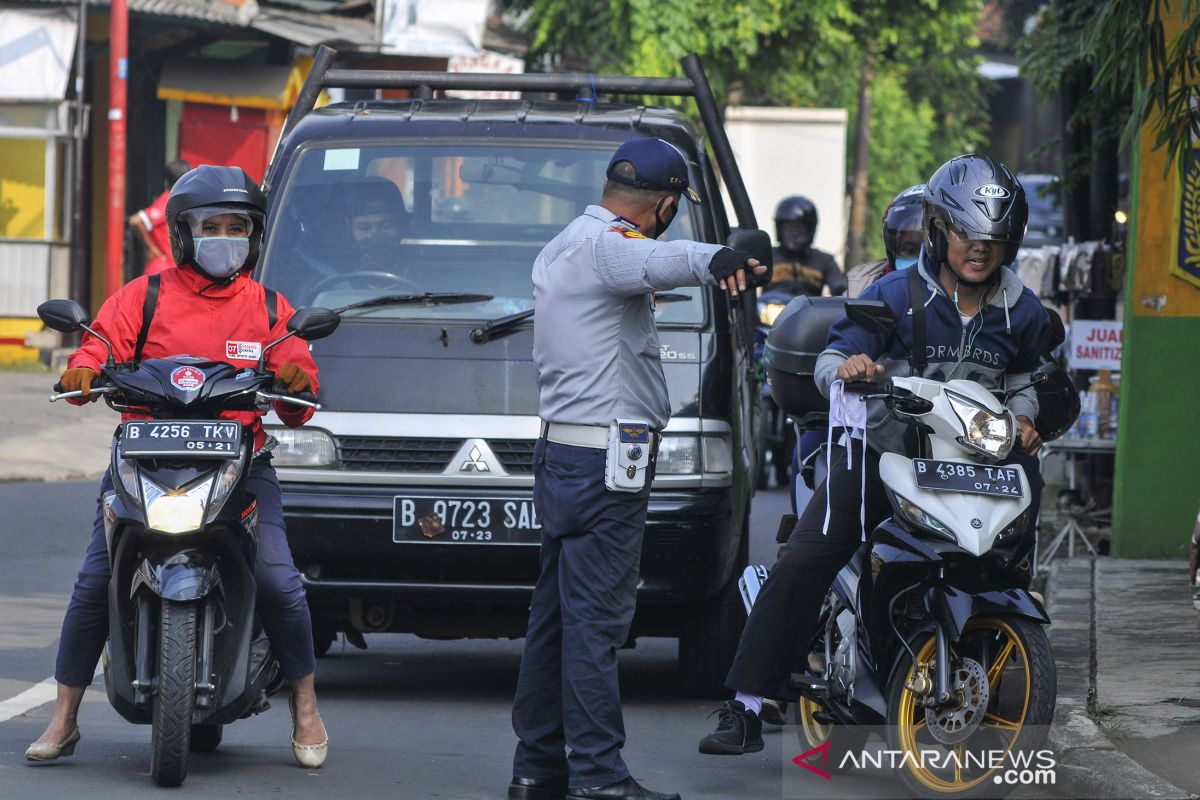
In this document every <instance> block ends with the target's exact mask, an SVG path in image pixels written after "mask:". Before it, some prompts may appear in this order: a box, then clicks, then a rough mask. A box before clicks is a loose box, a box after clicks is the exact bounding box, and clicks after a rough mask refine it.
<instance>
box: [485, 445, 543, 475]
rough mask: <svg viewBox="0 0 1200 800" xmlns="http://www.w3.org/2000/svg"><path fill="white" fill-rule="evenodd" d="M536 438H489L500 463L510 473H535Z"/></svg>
mask: <svg viewBox="0 0 1200 800" xmlns="http://www.w3.org/2000/svg"><path fill="white" fill-rule="evenodd" d="M536 442H537V440H536V439H488V444H489V445H490V446H491V448H492V452H493V453H495V454H496V458H498V459H500V465H501V466H503V467H504V470H505V471H506V472H507V473H508V474H509V475H532V474H533V446H534V444H535V443H536Z"/></svg>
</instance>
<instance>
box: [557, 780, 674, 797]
mask: <svg viewBox="0 0 1200 800" xmlns="http://www.w3.org/2000/svg"><path fill="white" fill-rule="evenodd" d="M567 800H679V795H677V794H663V793H662V792H652V791H650V790H649V789H647V788H646V787H645V786H642V785H641V784H640V783H638V782H637V781H635V780H634V779H633V776H632V775H631V776H629V777H628V778H626V779H625V780H623V781H617V782H616V783H610V784H609V785H608V786H597V787H596V788H594V789H568V790H567Z"/></svg>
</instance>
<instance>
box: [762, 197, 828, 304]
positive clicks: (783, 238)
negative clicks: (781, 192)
mask: <svg viewBox="0 0 1200 800" xmlns="http://www.w3.org/2000/svg"><path fill="white" fill-rule="evenodd" d="M816 236H817V207H816V206H815V205H813V202H812V201H811V200H809V199H808V198H807V197H800V196H792V197H785V198H783V200H781V201H779V205H778V206H776V207H775V237H776V238H777V239H778V240H779V246H778V247H776V248H775V249H774V259H775V266H774V268H773V269H774V271H773V272H772V274H771V284H770V285H769V286H768V287H767V288H766V289H764V290H763V291H768V290H770V289H778V290H781V291H785V292H789V293H791V294H793V295H801V294H804V295H810V296H816V295H819V294H821V289H822V288H823V287H825V286H828V287H829V293H830V294H834V295H838V294H842V293H844V292H845V291H846V276H845V275H844V274H843V273H842V269H841V267H839V266H838V263H837V259H836V258H834V257H833V255H832V254H830V253H826V252H825V251H824V250H818V249H817V248H815V247H813V246H812V243H813V240H814V239H816Z"/></svg>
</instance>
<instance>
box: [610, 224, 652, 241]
mask: <svg viewBox="0 0 1200 800" xmlns="http://www.w3.org/2000/svg"><path fill="white" fill-rule="evenodd" d="M608 232H609V233H619V234H621V235H622V236H624V237H625V238H626V239H645V238H646V237H645V236H643V235H642V234H640V233H638V232H637V231H634V230H630V229H629V228H622V227H621V226H620V225H614V226H612V227H611V228H609V229H608Z"/></svg>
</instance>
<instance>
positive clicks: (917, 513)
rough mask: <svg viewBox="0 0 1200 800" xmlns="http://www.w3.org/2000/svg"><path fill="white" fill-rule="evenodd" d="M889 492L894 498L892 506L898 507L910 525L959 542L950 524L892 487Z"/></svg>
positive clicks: (898, 511) (897, 510)
mask: <svg viewBox="0 0 1200 800" xmlns="http://www.w3.org/2000/svg"><path fill="white" fill-rule="evenodd" d="M888 494H889V495H891V498H892V508H894V509H896V512H897V513H898V514H900V516H901V517H903V518H904V520H905V521H906V522H908V523H909V524H910V525H915V526H916V527H918V528H920V529H921V530H923V531H928V532H929V533H932V534H934V535H935V536H938V537H940V538H942V539H947V540H949V541H951V542H955V543H956V544H957V543H958V537H956V536H955V535H954V531H952V530H950V528H949V526H947V525H946V524H945V523H943V522H942V521H941V520H940V519H938V518H937V517H935V516H933V515H932V514H930V513H928V512H926V511H925V510H924V509H922V508H921V507H920V506H918V505H917V504H916V503H914V502H912V501H911V500H909V499H908V498H907V497H902V496H900V495H898V494H896V493H895V492H893V491H891V490H890V489H889V490H888Z"/></svg>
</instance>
